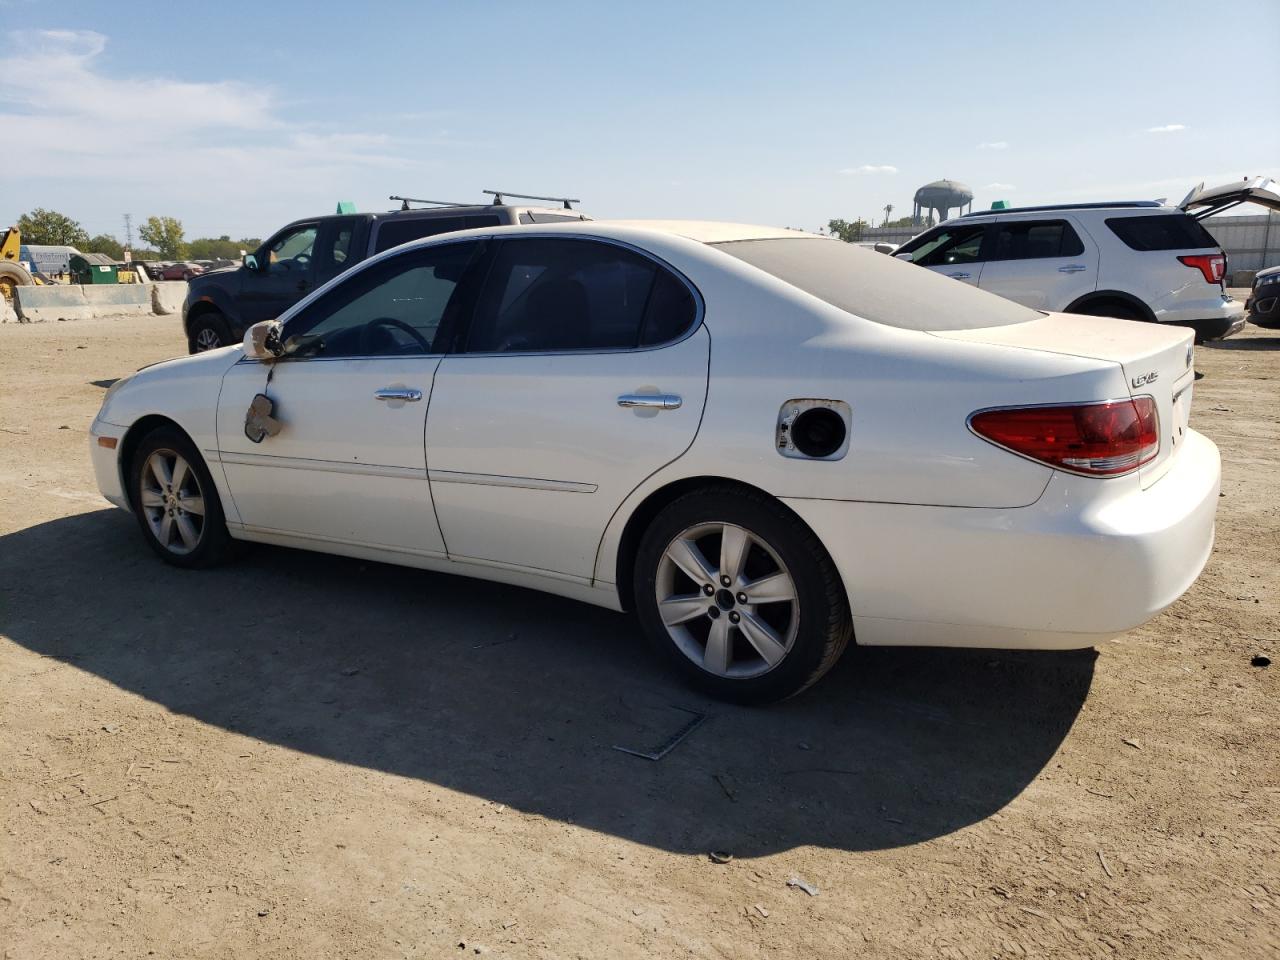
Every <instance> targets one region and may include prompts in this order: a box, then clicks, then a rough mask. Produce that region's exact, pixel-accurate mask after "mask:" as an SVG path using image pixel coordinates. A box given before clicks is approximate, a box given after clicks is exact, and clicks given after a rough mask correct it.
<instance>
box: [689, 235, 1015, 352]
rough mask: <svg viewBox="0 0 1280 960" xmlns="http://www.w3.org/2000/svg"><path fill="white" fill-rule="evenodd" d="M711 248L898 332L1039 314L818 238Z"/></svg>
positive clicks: (971, 325)
mask: <svg viewBox="0 0 1280 960" xmlns="http://www.w3.org/2000/svg"><path fill="white" fill-rule="evenodd" d="M712 246H714V247H715V248H716V249H718V250H723V251H724V252H725V253H728V254H731V255H732V256H735V257H737V258H738V259H739V260H743V261H745V262H747V263H749V264H751V265H752V266H753V267H758V268H759V269H761V270H763V271H765V272H766V273H770V274H772V275H773V276H775V277H777V278H778V279H779V280H782V281H785V282H786V283H789V284H791V285H792V286H793V287H797V288H798V289H800V290H803V291H804V292H805V293H808V294H811V295H812V296H815V297H817V298H818V299H819V300H825V301H826V302H827V303H829V304H831V305H832V306H833V307H839V308H840V309H841V310H844V311H846V312H848V313H852V314H854V315H856V316H859V317H863V318H865V319H867V320H873V321H875V322H876V323H882V324H884V325H885V326H889V327H899V328H901V329H903V330H970V329H973V328H975V327H1001V326H1005V325H1007V324H1011V323H1024V322H1026V321H1027V320H1035V319H1037V318H1038V317H1039V316H1040V314H1039V313H1038V312H1037V311H1035V310H1032V309H1030V308H1029V307H1024V306H1022V305H1021V304H1017V303H1014V302H1013V301H1012V300H1005V299H1004V298H1002V297H997V296H995V295H994V294H990V293H984V292H983V291H981V290H978V289H977V288H975V287H971V286H969V285H968V284H967V283H961V282H960V281H958V280H952V279H950V278H949V277H944V276H941V275H939V274H936V273H934V272H933V271H931V270H926V269H924V268H922V267H918V266H916V265H914V264H911V263H907V262H905V261H902V260H895V259H893V258H892V257H888V256H885V255H884V254H883V253H873V252H872V251H870V250H863V249H861V248H859V247H856V246H854V245H853V244H851V243H843V242H841V241H839V240H826V239H823V238H821V237H794V238H793V237H786V238H781V239H774V240H733V241H730V242H729V243H717V244H712Z"/></svg>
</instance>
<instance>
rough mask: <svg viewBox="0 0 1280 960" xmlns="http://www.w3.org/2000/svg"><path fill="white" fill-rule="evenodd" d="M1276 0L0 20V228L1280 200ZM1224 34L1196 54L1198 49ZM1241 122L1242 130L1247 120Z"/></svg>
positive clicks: (790, 222)
mask: <svg viewBox="0 0 1280 960" xmlns="http://www.w3.org/2000/svg"><path fill="white" fill-rule="evenodd" d="M1276 13H1277V4H1276V0H1240V2H1232V0H1223V2H1218V3H1215V4H1213V5H1212V6H1211V7H1206V6H1205V4H1204V3H1202V2H1196V3H1190V2H1188V3H1181V2H1176V0H1169V2H1160V3H1141V2H1136V0H1134V2H1120V3H1117V2H1115V0H1112V2H1109V3H1093V2H1076V3H1072V4H1070V5H1062V4H1036V3H969V4H964V5H959V4H956V3H954V2H952V3H931V2H917V3H912V4H910V5H907V4H897V3H874V4H873V3H866V4H863V3H852V2H846V3H834V2H831V3H818V2H812V3H807V2H801V0H792V2H787V3H768V4H765V3H751V2H733V3H727V2H726V3H697V2H693V0H686V2H683V3H667V2H645V3H631V2H623V0H616V2H598V0H597V2H592V3H576V2H545V3H538V4H534V3H514V2H475V3H428V2H417V3H368V4H358V3H352V4H336V3H334V4H325V3H320V2H311V3H305V4H302V3H288V2H272V3H266V2H261V0H259V2H256V3H240V2H222V3H219V4H216V5H208V4H202V5H200V7H199V8H198V9H197V8H195V7H194V6H192V7H191V8H190V9H187V5H185V4H180V3H173V4H161V5H159V6H155V7H154V8H151V9H150V10H149V12H147V13H145V14H142V13H138V12H135V13H133V14H126V13H123V12H122V11H121V9H120V8H119V7H118V5H110V4H103V3H74V2H70V3H68V2H63V3H59V4H57V5H54V4H51V3H46V2H30V0H0V14H2V15H3V16H0V21H2V22H3V23H4V28H3V29H5V30H7V31H8V32H9V36H8V37H6V38H5V39H4V41H3V42H2V43H0V139H2V140H3V144H4V149H3V151H2V153H3V162H2V163H0V223H8V222H11V221H13V220H14V219H16V218H17V216H18V215H19V214H20V213H22V212H24V211H26V210H28V209H30V208H32V207H36V206H44V207H52V208H55V209H58V210H61V211H63V212H65V213H68V214H70V215H71V216H73V217H75V218H77V219H79V220H80V221H82V222H83V224H84V225H85V227H86V228H87V229H88V230H89V231H90V232H91V233H98V232H108V233H114V234H117V235H122V232H123V227H122V215H123V214H124V213H125V212H130V213H132V214H133V216H134V220H135V222H137V221H138V220H141V219H143V218H145V217H146V216H148V215H151V214H164V215H169V216H176V217H178V218H179V219H181V220H182V221H183V222H184V224H185V226H186V228H187V235H188V236H189V237H190V236H199V235H208V234H212V235H218V234H223V233H227V234H230V235H232V236H233V237H240V236H243V235H259V236H261V235H265V234H267V233H269V232H271V231H272V230H274V229H275V228H276V227H278V226H280V225H282V224H283V223H285V222H286V221H288V220H290V219H293V218H295V217H299V216H304V215H309V214H314V213H318V212H328V211H330V210H331V209H332V208H333V206H334V204H335V202H336V201H338V200H339V199H343V200H353V201H355V203H356V205H357V207H358V208H359V209H362V210H370V209H385V208H387V207H389V206H391V204H390V203H389V202H388V201H386V199H385V197H386V196H387V195H388V194H392V193H407V194H409V195H411V196H423V197H431V198H439V199H445V200H472V199H477V200H478V199H481V197H480V190H481V189H482V188H485V187H498V188H503V189H507V190H517V191H525V192H532V193H542V192H548V193H553V194H559V193H569V194H571V195H573V196H578V197H582V198H583V208H584V209H585V210H587V211H588V212H590V213H593V214H595V215H597V216H624V217H648V216H653V217H667V216H676V217H705V218H712V219H728V220H744V221H752V222H763V223H772V224H780V225H786V226H797V227H805V228H815V227H817V226H819V225H820V224H824V223H825V222H826V221H827V220H828V219H830V218H832V217H843V218H846V219H853V218H855V217H857V216H865V217H871V216H876V217H883V212H882V211H883V207H884V205H885V204H887V203H892V204H893V205H894V214H893V215H894V216H895V217H897V216H900V215H905V214H907V213H910V207H911V196H912V193H913V192H914V190H915V188H916V187H918V186H920V185H921V184H923V183H925V182H927V181H930V180H934V179H937V178H940V177H950V178H952V179H958V180H961V181H964V182H966V183H968V184H969V185H970V186H972V187H973V188H974V191H975V193H976V195H977V198H976V203H975V208H979V207H985V206H987V205H989V203H990V201H991V200H994V199H1007V200H1011V201H1015V202H1018V203H1032V202H1067V201H1080V200H1093V199H1108V198H1110V199H1126V198H1129V199H1132V198H1154V197H1162V196H1167V197H1170V198H1172V199H1173V200H1175V201H1176V200H1178V199H1180V198H1181V197H1182V196H1183V194H1185V193H1186V191H1187V190H1188V189H1190V187H1192V186H1194V185H1195V183H1196V182H1198V181H1200V180H1207V181H1209V182H1214V181H1218V182H1224V181H1226V180H1230V179H1235V178H1237V177H1242V176H1244V175H1270V176H1275V177H1277V178H1280V118H1277V117H1276V116H1275V115H1274V109H1273V108H1274V105H1275V93H1276V91H1278V90H1280V58H1277V57H1276V55H1275V51H1276V49H1277V46H1278V43H1280V20H1277V17H1276ZM1224 31H1225V32H1224ZM1264 107H1265V109H1264Z"/></svg>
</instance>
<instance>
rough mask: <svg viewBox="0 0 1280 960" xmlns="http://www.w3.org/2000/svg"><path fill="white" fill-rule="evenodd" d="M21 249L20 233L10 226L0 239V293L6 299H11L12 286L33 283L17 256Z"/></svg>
mask: <svg viewBox="0 0 1280 960" xmlns="http://www.w3.org/2000/svg"><path fill="white" fill-rule="evenodd" d="M21 250H22V234H21V233H19V232H18V228H17V227H10V228H9V229H8V230H6V231H5V232H4V236H3V238H2V239H0V294H3V295H4V298H5V299H6V300H12V299H13V288H14V287H26V286H29V285H31V284H33V283H35V282H36V281H35V278H34V277H32V276H31V274H30V273H28V272H27V268H26V267H24V266H23V265H22V261H21V260H20V259H18V258H19V256H20V251H21Z"/></svg>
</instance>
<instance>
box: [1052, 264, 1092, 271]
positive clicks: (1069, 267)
mask: <svg viewBox="0 0 1280 960" xmlns="http://www.w3.org/2000/svg"><path fill="white" fill-rule="evenodd" d="M1088 269H1089V268H1088V267H1086V266H1085V265H1084V264H1083V263H1069V264H1067V265H1066V266H1065V267H1059V268H1058V272H1059V273H1079V272H1080V271H1081V270H1088Z"/></svg>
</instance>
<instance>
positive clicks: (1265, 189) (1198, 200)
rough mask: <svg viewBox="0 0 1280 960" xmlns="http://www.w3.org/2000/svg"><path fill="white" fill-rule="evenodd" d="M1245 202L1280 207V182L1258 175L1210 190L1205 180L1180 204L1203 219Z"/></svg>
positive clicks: (1182, 207)
mask: <svg viewBox="0 0 1280 960" xmlns="http://www.w3.org/2000/svg"><path fill="white" fill-rule="evenodd" d="M1241 203H1256V204H1258V205H1259V206H1262V207H1266V208H1267V209H1268V210H1280V183H1276V181H1274V180H1272V179H1270V178H1269V177H1255V178H1254V179H1252V180H1244V181H1242V182H1240V183H1226V184H1223V185H1222V186H1220V187H1209V188H1208V189H1207V190H1206V189H1205V185H1204V184H1203V183H1202V184H1200V185H1199V186H1198V187H1196V188H1195V189H1193V190H1192V191H1191V192H1190V193H1188V194H1187V195H1186V196H1185V197H1184V198H1183V200H1182V202H1181V203H1180V204H1178V206H1179V207H1180V208H1181V209H1183V210H1185V211H1186V212H1187V213H1188V214H1190V215H1191V216H1193V217H1195V218H1196V219H1197V220H1203V219H1204V218H1205V217H1210V216H1213V214H1215V213H1221V212H1222V211H1223V210H1226V209H1228V208H1229V207H1234V206H1237V205H1238V204H1241Z"/></svg>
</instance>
